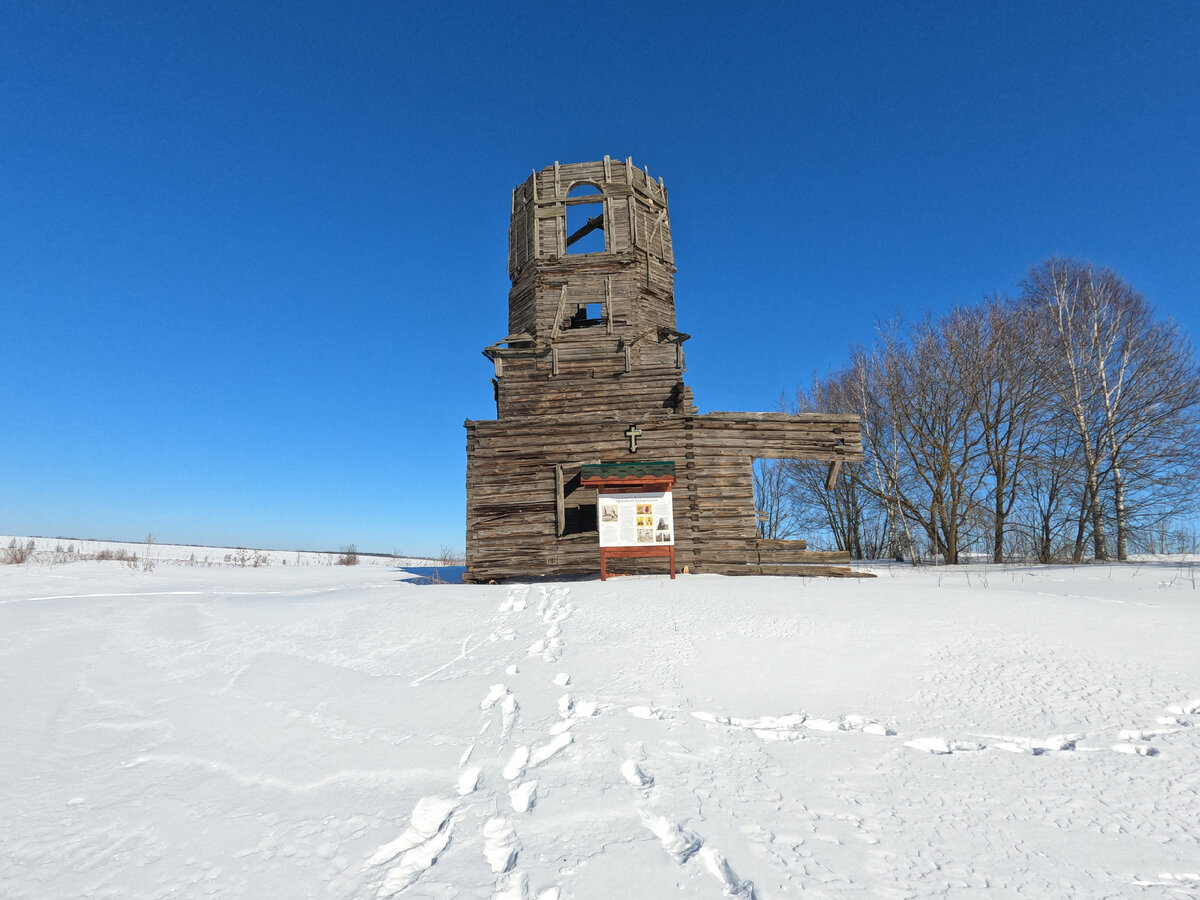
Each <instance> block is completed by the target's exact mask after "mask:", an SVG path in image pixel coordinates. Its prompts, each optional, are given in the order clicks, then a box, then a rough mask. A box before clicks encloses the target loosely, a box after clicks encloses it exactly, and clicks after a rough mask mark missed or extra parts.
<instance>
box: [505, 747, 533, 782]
mask: <svg viewBox="0 0 1200 900" xmlns="http://www.w3.org/2000/svg"><path fill="white" fill-rule="evenodd" d="M528 763H529V748H528V747H518V748H517V749H516V750H514V751H513V753H512V756H510V757H509V759H508V764H507V765H506V766H505V767H504V770H503V771H502V772H501V774H502V775H503V776H504V778H505V780H507V781H514V780H516V779H517V778H520V777H521V776H522V775H523V774H524V772H525V766H526V765H527V764H528Z"/></svg>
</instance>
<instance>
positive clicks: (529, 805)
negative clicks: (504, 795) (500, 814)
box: [508, 779, 538, 813]
mask: <svg viewBox="0 0 1200 900" xmlns="http://www.w3.org/2000/svg"><path fill="white" fill-rule="evenodd" d="M537 786H538V783H537V780H536V779H535V780H533V781H523V782H521V784H520V785H518V786H517V787H515V788H513V789H512V790H511V791H509V792H508V801H509V803H511V804H512V808H513V812H519V813H523V812H529V811H530V810H531V809H533V804H534V803H535V802H536V800H537V797H536V791H537Z"/></svg>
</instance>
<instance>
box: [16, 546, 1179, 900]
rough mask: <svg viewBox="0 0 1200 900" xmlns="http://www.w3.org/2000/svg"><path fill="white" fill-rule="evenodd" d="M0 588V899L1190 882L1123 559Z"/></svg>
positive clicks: (1147, 576) (1052, 890) (1165, 696)
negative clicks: (722, 573) (428, 581)
mask: <svg viewBox="0 0 1200 900" xmlns="http://www.w3.org/2000/svg"><path fill="white" fill-rule="evenodd" d="M5 568H8V569H12V567H0V633H3V634H4V635H5V638H6V639H5V641H4V642H2V643H0V665H3V667H4V668H3V671H4V672H5V673H6V682H7V685H8V687H9V690H8V692H7V693H6V694H5V695H4V696H3V699H2V700H0V703H2V704H3V706H2V707H0V721H4V722H5V728H4V729H0V753H2V754H3V758H4V759H6V761H7V770H6V771H7V773H8V775H9V777H8V778H6V779H4V780H0V834H2V835H3V837H2V838H0V842H2V843H3V849H4V852H3V853H2V854H0V883H2V884H3V885H4V890H3V893H4V895H5V897H6V898H7V897H10V896H11V897H13V898H20V900H44V898H51V900H53V898H67V897H80V896H131V897H147V898H167V897H177V896H208V895H212V896H242V897H268V896H287V897H295V898H334V900H362V898H407V897H420V898H468V900H475V898H479V900H510V898H515V900H567V898H609V897H630V898H654V900H657V898H660V897H674V896H680V897H689V898H690V897H697V898H714V900H715V898H718V897H741V898H750V897H755V898H759V900H774V898H784V897H824V898H858V897H862V896H896V897H900V896H904V897H913V898H922V897H959V896H962V897H966V896H973V895H975V894H977V893H978V892H981V891H984V890H988V891H991V892H992V893H993V894H994V895H995V896H1035V897H1082V898H1109V897H1134V898H1136V897H1172V898H1175V897H1189V896H1200V878H1197V876H1196V863H1195V860H1197V859H1200V775H1197V773H1198V772H1200V654H1198V653H1197V652H1196V647H1197V646H1200V624H1198V623H1200V616H1198V615H1197V612H1198V611H1200V596H1198V595H1196V594H1195V593H1194V592H1193V590H1192V588H1191V584H1192V582H1191V580H1190V579H1186V578H1171V577H1168V575H1169V573H1164V572H1155V571H1152V570H1151V567H1148V566H1147V567H1142V568H1134V567H1124V568H1122V567H1086V568H1080V569H1067V568H1064V569H1022V568H1011V569H1004V568H992V569H989V570H987V571H986V572H985V573H984V574H985V575H986V578H984V577H981V575H980V572H979V571H975V570H973V571H967V570H961V571H960V570H956V571H951V572H946V571H936V572H929V571H922V570H911V569H904V568H888V567H879V568H878V573H879V575H880V577H879V578H877V579H875V580H874V581H872V582H856V583H851V582H845V581H830V580H821V579H817V580H804V581H801V580H791V579H773V578H741V579H729V578H719V577H710V576H690V577H689V576H683V577H680V578H679V579H677V580H676V581H674V582H672V581H670V580H669V579H665V578H658V577H638V578H619V579H611V580H609V581H608V582H605V583H599V582H586V581H584V582H574V583H571V584H549V583H548V584H533V585H512V586H504V585H492V586H477V587H469V586H438V585H430V586H426V587H416V586H412V585H408V584H404V583H403V582H402V580H401V579H400V576H399V575H397V577H396V578H395V579H388V578H387V577H383V576H384V573H381V572H380V571H378V570H376V571H370V572H355V571H351V570H333V569H330V570H317V569H314V570H309V571H305V572H291V571H288V572H283V571H270V570H266V571H262V570H249V569H247V570H227V571H226V570H218V569H195V570H191V569H179V570H177V571H169V570H168V571H164V569H165V568H166V567H159V569H158V570H156V571H155V572H153V573H142V572H136V573H135V572H132V571H130V570H128V569H124V568H122V567H120V566H119V564H116V563H114V564H112V565H109V564H96V563H91V564H82V563H81V564H70V565H66V566H61V567H55V568H54V569H47V570H37V569H34V570H31V571H5ZM35 598H47V599H35Z"/></svg>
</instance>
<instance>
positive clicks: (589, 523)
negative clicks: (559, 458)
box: [554, 461, 596, 537]
mask: <svg viewBox="0 0 1200 900" xmlns="http://www.w3.org/2000/svg"><path fill="white" fill-rule="evenodd" d="M584 464H585V463H584V462H582V461H581V462H571V463H561V464H559V465H557V466H555V476H554V483H555V490H556V493H557V497H556V498H555V507H556V511H557V513H558V536H559V537H568V536H570V535H575V534H593V535H594V534H596V491H595V489H594V488H584V487H582V486H581V485H580V484H579V470H580V467H581V466H583V465H584Z"/></svg>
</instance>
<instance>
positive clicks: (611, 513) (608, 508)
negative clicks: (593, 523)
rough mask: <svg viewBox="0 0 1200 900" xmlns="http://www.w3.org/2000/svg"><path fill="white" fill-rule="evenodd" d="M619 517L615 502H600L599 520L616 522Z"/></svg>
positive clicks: (619, 513) (619, 512)
mask: <svg viewBox="0 0 1200 900" xmlns="http://www.w3.org/2000/svg"><path fill="white" fill-rule="evenodd" d="M620 518H621V511H620V509H619V508H618V507H617V504H615V503H602V504H601V505H600V521H601V522H617V521H619V520H620Z"/></svg>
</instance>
